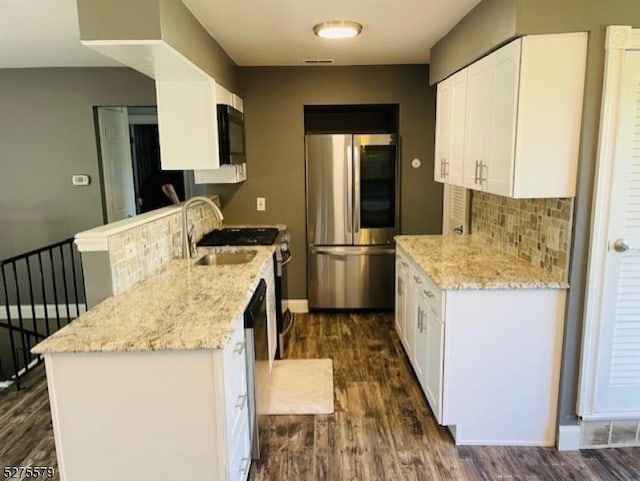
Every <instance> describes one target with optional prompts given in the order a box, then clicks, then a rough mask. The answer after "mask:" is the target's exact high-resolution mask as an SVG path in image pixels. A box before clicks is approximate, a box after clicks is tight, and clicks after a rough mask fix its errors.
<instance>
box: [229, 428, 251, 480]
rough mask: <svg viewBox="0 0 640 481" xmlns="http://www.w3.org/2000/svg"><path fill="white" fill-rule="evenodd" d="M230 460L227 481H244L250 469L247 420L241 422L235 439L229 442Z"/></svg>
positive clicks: (249, 443)
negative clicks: (230, 446) (228, 480)
mask: <svg viewBox="0 0 640 481" xmlns="http://www.w3.org/2000/svg"><path fill="white" fill-rule="evenodd" d="M231 445H232V446H233V449H231V459H230V462H229V479H230V480H232V481H244V480H246V479H247V476H248V474H249V468H250V467H251V439H250V436H249V418H248V417H247V418H246V419H245V420H243V424H241V425H240V426H239V429H238V431H237V433H236V436H235V438H233V439H232V440H231Z"/></svg>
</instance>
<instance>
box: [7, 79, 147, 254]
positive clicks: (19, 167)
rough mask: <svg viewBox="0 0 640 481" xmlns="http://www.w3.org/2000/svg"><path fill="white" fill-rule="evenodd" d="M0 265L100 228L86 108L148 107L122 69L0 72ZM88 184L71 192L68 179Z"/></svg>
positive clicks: (142, 86) (141, 89)
mask: <svg viewBox="0 0 640 481" xmlns="http://www.w3.org/2000/svg"><path fill="white" fill-rule="evenodd" d="M0 105H1V106H2V108H1V110H0V172H1V175H0V232H1V235H0V259H4V258H6V257H9V256H11V255H15V254H19V253H22V252H24V251H27V250H29V249H33V248H37V247H42V246H44V245H46V244H48V243H52V242H55V241H58V240H61V239H64V238H66V237H71V236H73V235H75V234H76V233H77V232H79V231H82V230H85V229H89V228H91V227H95V226H97V225H101V224H102V219H103V218H102V215H103V213H102V194H101V188H100V178H99V166H98V153H97V145H96V136H95V124H94V113H93V107H94V106H98V105H155V88H154V84H153V80H151V79H149V78H148V77H145V76H143V75H141V74H138V73H137V72H134V71H133V70H131V69H128V68H46V69H44V68H43V69H4V70H0ZM73 174H88V175H90V176H91V179H92V182H91V185H89V186H87V187H74V186H73V185H71V175H73Z"/></svg>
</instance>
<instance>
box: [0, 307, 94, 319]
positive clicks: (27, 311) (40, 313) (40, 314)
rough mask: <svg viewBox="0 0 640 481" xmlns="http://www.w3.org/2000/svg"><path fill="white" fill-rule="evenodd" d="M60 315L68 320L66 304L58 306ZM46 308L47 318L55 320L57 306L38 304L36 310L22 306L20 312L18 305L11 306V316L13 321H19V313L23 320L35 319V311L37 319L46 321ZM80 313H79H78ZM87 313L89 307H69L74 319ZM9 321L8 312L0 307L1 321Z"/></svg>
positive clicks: (70, 314)
mask: <svg viewBox="0 0 640 481" xmlns="http://www.w3.org/2000/svg"><path fill="white" fill-rule="evenodd" d="M57 307H58V311H57V312H58V314H59V315H60V318H61V319H63V318H64V319H66V318H67V305H66V304H58V306H57ZM45 308H46V313H47V316H48V317H49V319H55V318H56V305H55V304H47V305H46V306H45V305H44V304H36V305H35V306H34V309H31V306H30V305H22V306H20V310H19V311H18V306H17V305H13V306H9V314H10V315H11V319H12V320H16V319H18V318H19V317H20V316H19V313H20V314H22V318H23V319H33V313H34V310H35V315H36V319H44V318H45ZM78 311H79V313H78ZM86 311H87V306H86V305H85V304H80V309H76V305H75V304H73V305H70V306H69V313H68V315H69V316H70V317H72V318H76V317H78V315H79V314H83V313H85V312H86ZM7 319H8V317H7V310H6V308H5V307H4V306H0V320H1V321H6V320H7Z"/></svg>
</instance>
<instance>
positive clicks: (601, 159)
mask: <svg viewBox="0 0 640 481" xmlns="http://www.w3.org/2000/svg"><path fill="white" fill-rule="evenodd" d="M627 50H640V29H632V28H631V27H630V26H622V25H610V26H608V27H607V33H606V40H605V51H606V54H605V71H604V84H603V91H602V104H601V112H600V132H599V136H598V152H597V165H596V178H595V186H594V197H593V205H592V213H591V238H590V244H589V245H590V249H589V260H588V271H587V284H586V291H585V313H584V327H583V334H582V353H581V362H580V375H579V384H578V401H577V412H578V415H579V416H582V418H583V419H586V420H596V419H613V418H616V413H613V412H607V413H596V412H594V411H593V407H594V400H595V393H596V382H597V375H598V373H597V361H598V350H599V344H600V332H601V322H600V321H601V316H600V312H601V308H602V302H603V298H604V296H603V294H604V293H603V289H602V285H603V282H604V276H605V267H606V257H607V252H608V250H609V239H608V226H609V209H610V206H609V194H610V192H611V189H612V183H613V174H614V167H615V156H616V149H617V138H618V130H619V116H620V108H621V105H620V100H621V99H620V96H621V89H622V80H623V66H624V55H625V52H626V51H627ZM638 415H640V413H638ZM619 417H625V418H629V417H633V415H632V413H628V412H627V413H624V414H623V413H620V416H619Z"/></svg>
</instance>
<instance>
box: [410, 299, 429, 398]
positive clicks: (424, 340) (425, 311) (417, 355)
mask: <svg viewBox="0 0 640 481" xmlns="http://www.w3.org/2000/svg"><path fill="white" fill-rule="evenodd" d="M416 308H417V314H416V347H415V352H414V359H413V369H414V370H415V372H416V376H417V378H418V381H420V385H421V386H422V390H423V391H425V392H426V385H427V362H428V356H429V353H428V349H429V346H428V337H427V336H428V332H427V323H428V317H429V316H430V315H431V309H429V306H428V305H427V304H426V302H425V301H424V300H423V297H422V296H418V300H417V302H416Z"/></svg>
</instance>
